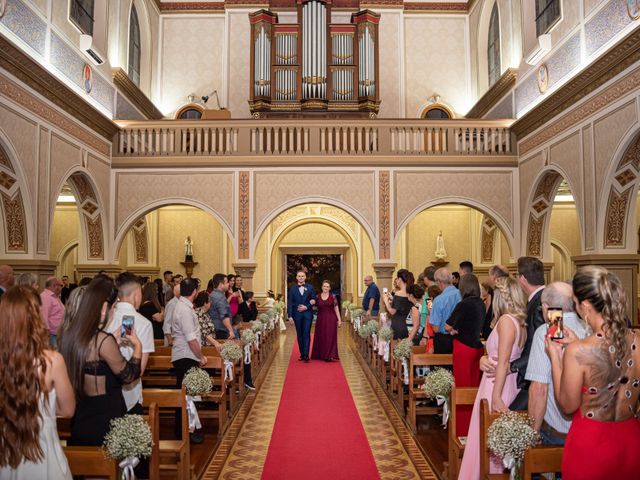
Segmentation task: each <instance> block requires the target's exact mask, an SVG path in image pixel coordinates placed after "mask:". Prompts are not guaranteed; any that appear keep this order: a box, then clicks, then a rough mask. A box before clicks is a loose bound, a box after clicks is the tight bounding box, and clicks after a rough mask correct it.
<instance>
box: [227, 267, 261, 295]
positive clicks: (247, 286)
mask: <svg viewBox="0 0 640 480" xmlns="http://www.w3.org/2000/svg"><path fill="white" fill-rule="evenodd" d="M231 266H232V267H233V270H234V272H235V273H237V274H238V275H240V276H241V277H242V281H243V283H242V288H243V289H244V290H251V289H252V288H253V274H254V273H255V272H256V268H257V266H258V264H257V263H256V262H254V261H253V260H238V261H237V262H234V263H232V264H231Z"/></svg>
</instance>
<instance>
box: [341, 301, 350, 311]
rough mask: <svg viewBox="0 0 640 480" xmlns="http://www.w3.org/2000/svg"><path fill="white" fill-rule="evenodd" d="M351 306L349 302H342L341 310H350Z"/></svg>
mask: <svg viewBox="0 0 640 480" xmlns="http://www.w3.org/2000/svg"><path fill="white" fill-rule="evenodd" d="M351 305H352V303H351V302H350V301H349V300H345V301H344V302H342V308H343V309H344V310H351Z"/></svg>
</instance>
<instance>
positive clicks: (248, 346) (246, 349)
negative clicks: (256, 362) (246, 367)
mask: <svg viewBox="0 0 640 480" xmlns="http://www.w3.org/2000/svg"><path fill="white" fill-rule="evenodd" d="M244 363H251V344H250V343H247V344H246V345H245V346H244Z"/></svg>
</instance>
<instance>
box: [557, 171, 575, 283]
mask: <svg viewBox="0 0 640 480" xmlns="http://www.w3.org/2000/svg"><path fill="white" fill-rule="evenodd" d="M549 246H550V247H551V251H552V258H551V260H552V262H553V266H552V268H551V274H550V280H552V281H566V280H568V279H570V278H571V277H572V276H573V274H574V272H575V265H574V263H573V260H572V259H571V258H572V257H576V256H578V255H580V254H581V253H582V246H581V244H580V223H579V221H578V212H577V210H576V202H575V199H574V197H573V194H572V192H571V188H570V187H569V184H568V183H567V182H566V180H564V179H563V180H562V181H561V182H560V185H559V186H558V189H557V191H556V194H555V196H554V200H553V205H552V207H551V218H550V221H549Z"/></svg>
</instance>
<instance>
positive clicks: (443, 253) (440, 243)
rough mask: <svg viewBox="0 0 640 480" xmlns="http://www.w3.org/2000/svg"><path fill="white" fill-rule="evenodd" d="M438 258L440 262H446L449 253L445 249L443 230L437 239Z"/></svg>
mask: <svg viewBox="0 0 640 480" xmlns="http://www.w3.org/2000/svg"><path fill="white" fill-rule="evenodd" d="M436 258H437V259H438V260H444V259H445V258H447V251H446V250H445V249H444V238H443V237H442V230H440V233H439V234H438V238H436Z"/></svg>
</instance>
